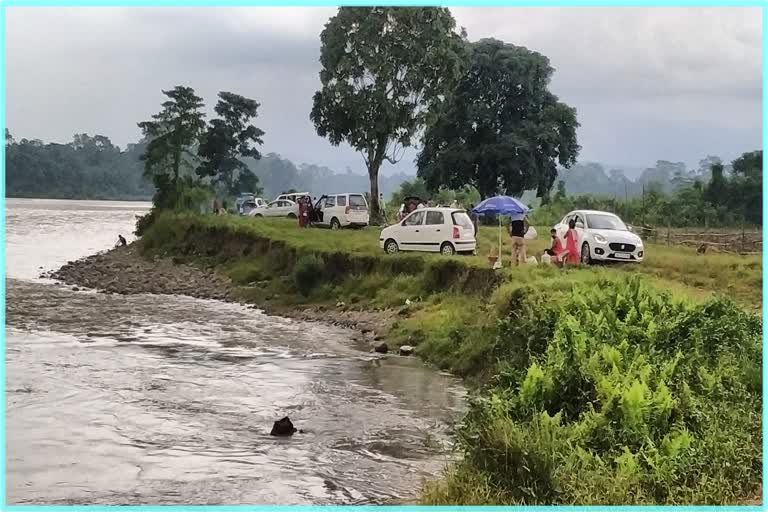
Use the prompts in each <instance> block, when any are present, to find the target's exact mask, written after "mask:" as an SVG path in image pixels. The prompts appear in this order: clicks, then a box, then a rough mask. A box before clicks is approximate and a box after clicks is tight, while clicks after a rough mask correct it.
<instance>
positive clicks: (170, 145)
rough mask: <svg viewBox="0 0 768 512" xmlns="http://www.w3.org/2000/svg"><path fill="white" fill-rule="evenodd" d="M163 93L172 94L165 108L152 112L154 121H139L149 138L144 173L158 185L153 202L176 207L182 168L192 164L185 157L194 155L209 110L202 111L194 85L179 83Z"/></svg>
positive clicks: (140, 126)
mask: <svg viewBox="0 0 768 512" xmlns="http://www.w3.org/2000/svg"><path fill="white" fill-rule="evenodd" d="M163 94H164V95H165V96H167V97H168V98H169V99H168V100H167V101H165V102H164V103H163V105H162V107H163V109H162V110H161V111H160V112H158V113H157V114H154V115H153V116H152V121H143V122H141V123H139V124H138V125H139V128H141V130H142V132H143V134H144V137H146V139H147V141H148V143H147V147H146V152H145V154H144V156H143V159H144V173H145V175H146V176H147V177H151V178H152V181H153V183H154V185H155V188H156V189H157V193H156V194H155V197H154V200H153V202H154V204H155V205H156V206H158V207H161V208H172V207H173V206H174V205H175V204H176V202H177V201H178V199H179V198H178V195H177V193H178V191H179V188H178V187H177V182H178V180H179V176H180V172H181V170H182V167H184V166H187V165H188V163H187V160H186V159H185V157H186V156H192V155H193V153H192V152H191V149H192V146H193V145H195V144H197V142H198V139H199V137H200V135H201V134H202V133H203V130H204V129H205V121H203V117H204V116H205V114H203V112H202V111H201V109H202V108H203V99H202V98H200V97H198V96H196V95H195V91H194V89H192V88H191V87H185V86H176V87H174V88H173V89H172V90H170V91H163Z"/></svg>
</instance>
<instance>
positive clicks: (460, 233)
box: [379, 208, 477, 256]
mask: <svg viewBox="0 0 768 512" xmlns="http://www.w3.org/2000/svg"><path fill="white" fill-rule="evenodd" d="M379 247H381V248H382V249H384V252H386V253H387V254H394V253H396V252H398V251H427V252H439V253H441V254H445V255H449V256H450V255H453V254H456V253H457V252H458V253H474V252H475V250H476V249H477V241H476V240H475V227H474V225H473V224H472V220H471V219H470V218H469V215H467V212H466V211H464V210H459V209H456V208H420V209H418V210H416V211H414V212H411V214H410V215H408V216H407V217H405V218H404V219H403V220H402V221H400V222H398V223H397V224H393V225H392V226H389V227H386V228H384V229H383V230H382V231H381V235H380V236H379Z"/></svg>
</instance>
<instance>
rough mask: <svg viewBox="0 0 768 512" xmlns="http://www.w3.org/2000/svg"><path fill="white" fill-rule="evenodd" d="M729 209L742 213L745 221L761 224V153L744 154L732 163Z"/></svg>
mask: <svg viewBox="0 0 768 512" xmlns="http://www.w3.org/2000/svg"><path fill="white" fill-rule="evenodd" d="M731 165H732V169H733V177H732V178H731V183H730V188H731V193H730V196H731V207H732V208H737V209H739V210H741V211H742V212H743V215H744V217H745V218H746V220H747V221H748V222H750V223H753V224H761V223H762V215H763V152H762V150H758V151H751V152H749V153H744V154H743V155H741V156H740V157H739V158H737V159H736V160H734V161H733V162H732V163H731Z"/></svg>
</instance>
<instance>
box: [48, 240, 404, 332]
mask: <svg viewBox="0 0 768 512" xmlns="http://www.w3.org/2000/svg"><path fill="white" fill-rule="evenodd" d="M139 243H140V242H133V243H131V244H129V245H127V246H125V247H116V248H114V249H111V250H109V251H106V252H101V253H98V254H94V255H91V256H88V257H86V258H82V259H79V260H76V261H70V262H68V263H67V264H66V265H64V266H62V267H61V268H60V269H58V270H55V271H53V272H48V273H45V274H43V275H42V276H41V277H43V278H48V279H54V280H57V281H60V282H62V283H64V284H66V285H69V286H73V287H75V288H78V287H82V288H89V289H95V290H97V291H99V292H101V293H109V294H120V295H135V294H145V293H147V294H156V295H184V296H189V297H194V298H198V299H213V300H222V301H227V302H235V303H240V304H243V305H249V306H251V307H253V308H255V309H260V310H262V311H264V312H265V313H267V314H269V315H274V316H282V317H286V318H292V319H295V320H302V321H313V322H321V323H325V324H330V325H335V326H339V327H345V328H348V329H354V330H357V331H360V332H361V334H362V337H363V339H365V340H366V341H367V342H369V343H370V345H371V346H374V345H376V344H378V343H380V342H381V340H383V338H384V337H385V336H386V333H387V332H388V331H389V328H390V326H391V325H392V323H393V322H394V320H395V319H396V318H398V317H399V316H400V315H401V314H402V312H401V311H397V310H381V311H362V310H353V309H347V308H345V307H344V305H341V304H339V305H338V307H336V308H330V309H329V308H327V307H322V306H318V307H308V308H288V307H275V306H270V305H265V304H253V303H249V302H246V301H244V300H242V298H241V297H240V293H238V291H239V289H238V287H237V286H236V285H234V284H233V283H232V282H231V281H230V280H229V278H227V277H226V276H223V275H221V274H218V273H216V272H215V271H214V270H203V269H201V268H198V267H195V266H192V265H187V264H184V263H179V262H174V260H173V258H160V257H155V258H154V259H152V260H150V259H147V258H144V257H143V256H142V255H141V254H140V250H139Z"/></svg>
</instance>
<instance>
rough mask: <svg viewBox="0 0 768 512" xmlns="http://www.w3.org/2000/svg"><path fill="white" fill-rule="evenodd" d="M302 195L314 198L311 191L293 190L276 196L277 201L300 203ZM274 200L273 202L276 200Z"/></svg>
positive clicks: (310, 198)
mask: <svg viewBox="0 0 768 512" xmlns="http://www.w3.org/2000/svg"><path fill="white" fill-rule="evenodd" d="M300 197H308V198H309V200H310V201H311V200H312V197H311V196H310V195H309V192H293V193H291V194H280V195H279V196H277V197H276V198H275V201H285V200H288V201H291V202H293V203H298V202H299V198H300ZM275 201H273V202H275Z"/></svg>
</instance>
